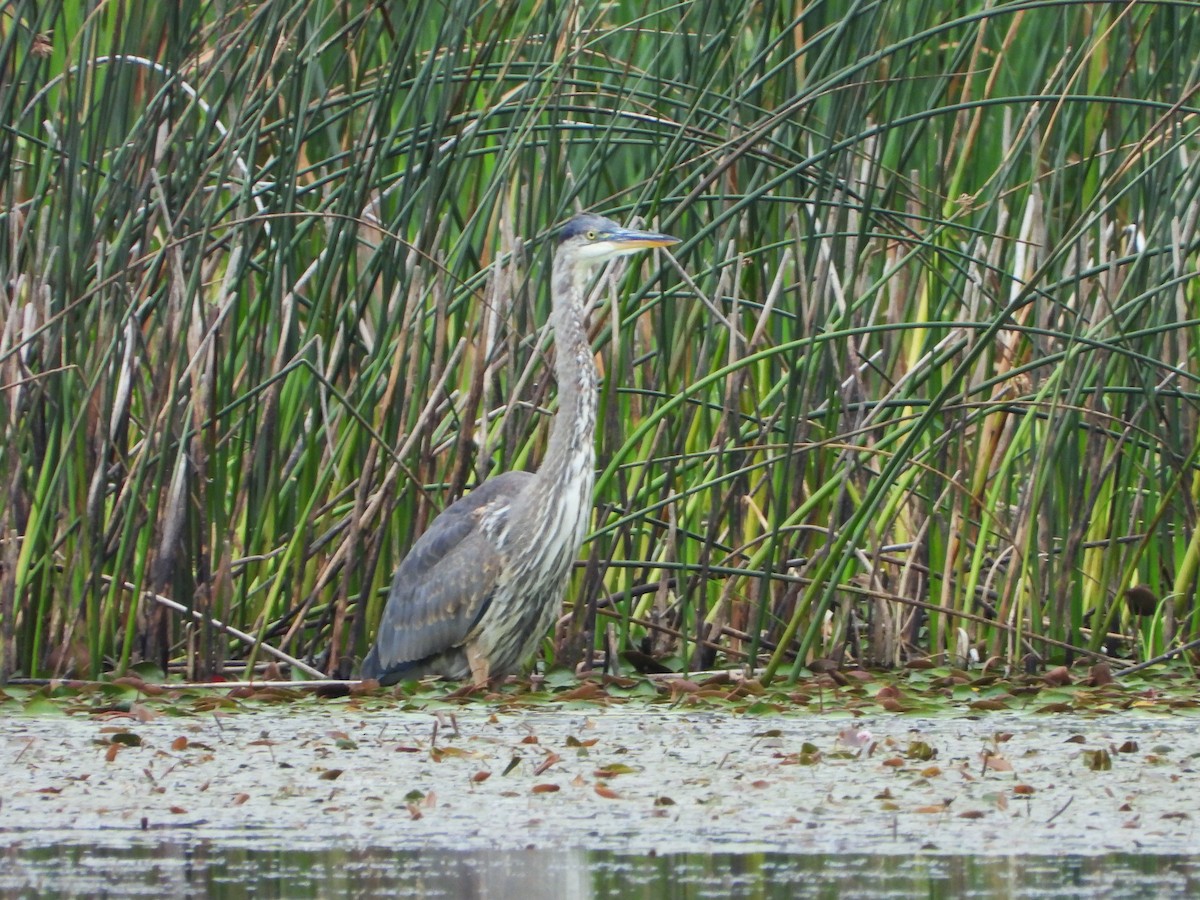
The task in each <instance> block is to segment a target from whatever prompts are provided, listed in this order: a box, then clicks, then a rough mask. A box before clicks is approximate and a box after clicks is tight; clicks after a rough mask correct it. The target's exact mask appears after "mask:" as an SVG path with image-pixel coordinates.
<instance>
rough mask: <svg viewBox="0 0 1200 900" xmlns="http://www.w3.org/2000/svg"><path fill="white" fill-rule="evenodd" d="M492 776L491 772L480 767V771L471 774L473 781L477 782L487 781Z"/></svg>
mask: <svg viewBox="0 0 1200 900" xmlns="http://www.w3.org/2000/svg"><path fill="white" fill-rule="evenodd" d="M491 777H492V773H491V772H489V771H487V770H486V769H480V770H479V771H478V772H476V773H475V774H474V775H472V776H471V781H473V782H475V784H480V783H482V782H484V781H487V780H488V779H489V778H491Z"/></svg>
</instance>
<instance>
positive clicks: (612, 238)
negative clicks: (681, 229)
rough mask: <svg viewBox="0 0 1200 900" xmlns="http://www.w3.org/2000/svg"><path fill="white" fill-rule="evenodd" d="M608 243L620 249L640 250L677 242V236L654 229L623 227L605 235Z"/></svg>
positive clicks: (666, 245)
mask: <svg viewBox="0 0 1200 900" xmlns="http://www.w3.org/2000/svg"><path fill="white" fill-rule="evenodd" d="M607 238H608V241H609V243H611V244H613V245H615V246H616V247H618V248H620V249H621V250H642V249H644V248H647V247H670V246H671V245H672V244H678V243H679V240H680V239H679V238H677V237H672V236H671V235H669V234H659V233H657V232H654V231H635V230H633V229H632V228H628V229H626V228H623V229H621V230H620V231H614V232H613V233H612V234H610V235H607Z"/></svg>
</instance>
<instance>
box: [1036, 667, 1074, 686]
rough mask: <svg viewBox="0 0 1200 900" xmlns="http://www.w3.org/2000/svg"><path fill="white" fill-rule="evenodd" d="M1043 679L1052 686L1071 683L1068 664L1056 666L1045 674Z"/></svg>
mask: <svg viewBox="0 0 1200 900" xmlns="http://www.w3.org/2000/svg"><path fill="white" fill-rule="evenodd" d="M1042 680H1043V681H1044V682H1046V684H1048V685H1050V686H1051V687H1062V686H1063V685H1066V684H1070V683H1071V671H1070V669H1068V668H1067V667H1066V666H1056V667H1055V668H1053V669H1051V670H1050V671H1049V672H1047V673H1046V674H1045V675H1043V676H1042Z"/></svg>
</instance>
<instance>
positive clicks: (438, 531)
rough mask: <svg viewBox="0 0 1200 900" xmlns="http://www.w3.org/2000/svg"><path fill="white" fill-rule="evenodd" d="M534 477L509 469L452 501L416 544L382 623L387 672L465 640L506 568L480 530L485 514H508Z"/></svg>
mask: <svg viewBox="0 0 1200 900" xmlns="http://www.w3.org/2000/svg"><path fill="white" fill-rule="evenodd" d="M532 477H533V476H532V475H530V474H529V473H527V472H508V473H505V474H504V475H500V476H498V477H496V478H492V479H489V480H488V481H485V482H484V483H483V484H482V485H480V486H479V487H477V488H476V489H475V490H473V491H471V493H469V494H467V495H466V496H465V497H463V498H462V499H461V500H458V501H457V502H455V503H453V504H451V505H450V506H449V507H447V508H446V509H445V510H444V511H443V512H442V514H441V515H439V516H438V517H437V518H436V519H434V521H433V524H432V525H430V527H429V529H428V530H427V531H426V532H425V533H424V534H423V535H421V537H420V539H419V540H418V541H417V542H416V543H415V544H414V545H413V547H412V550H410V551H409V554H408V556H406V557H405V558H404V561H403V562H402V563H401V564H400V567H399V568H398V569H397V570H396V575H395V577H394V578H393V579H392V587H391V590H390V591H389V593H388V601H387V606H386V608H385V609H384V612H383V619H382V620H381V621H380V623H379V633H378V636H377V637H376V643H375V651H376V655H377V662H378V664H379V665H380V666H381V667H382V668H383V669H384V670H387V669H391V668H395V667H397V666H403V665H404V664H406V663H413V662H417V661H420V660H423V659H426V658H428V657H431V656H434V655H436V654H438V653H442V652H444V651H446V650H449V649H451V648H453V647H456V646H458V645H460V644H462V643H463V641H465V640H466V638H467V637H468V635H469V634H470V632H471V630H472V628H474V626H475V625H476V624H478V622H479V619H480V617H481V616H482V615H483V613H484V611H485V610H486V607H487V604H488V602H489V601H490V600H491V597H492V593H493V591H494V590H495V587H496V581H497V579H498V578H499V577H500V573H501V572H502V571H503V568H504V558H503V556H502V554H501V553H500V551H499V549H498V548H497V547H496V546H495V545H494V544H493V543H492V541H491V540H490V539H489V538H488V536H487V535H486V534H485V533H484V532H483V530H482V529H481V527H480V518H481V516H483V515H485V514H487V515H489V516H498V515H504V514H505V510H506V508H507V505H508V503H509V501H510V499H511V498H512V497H513V496H514V495H515V494H516V493H517V491H518V490H519V489H520V487H521V486H522V485H523V484H524V483H525V482H526V481H527V480H528V479H530V478H532Z"/></svg>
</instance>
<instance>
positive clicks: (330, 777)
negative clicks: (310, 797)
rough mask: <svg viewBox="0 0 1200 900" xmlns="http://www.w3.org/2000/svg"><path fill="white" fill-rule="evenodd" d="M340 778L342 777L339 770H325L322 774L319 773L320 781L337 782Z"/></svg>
mask: <svg viewBox="0 0 1200 900" xmlns="http://www.w3.org/2000/svg"><path fill="white" fill-rule="evenodd" d="M341 777H342V770H341V769H326V770H325V771H324V772H322V773H321V780H322V781H337V780H338V779H339V778H341Z"/></svg>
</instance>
